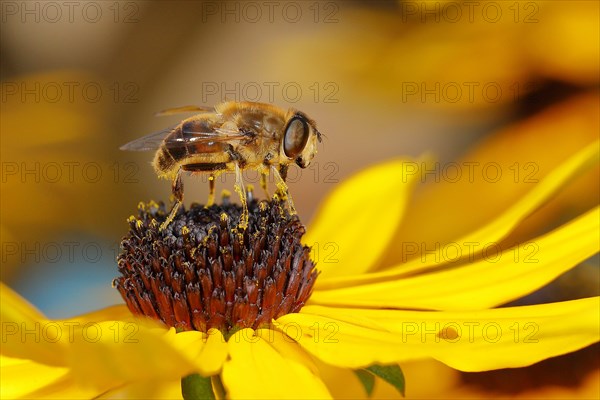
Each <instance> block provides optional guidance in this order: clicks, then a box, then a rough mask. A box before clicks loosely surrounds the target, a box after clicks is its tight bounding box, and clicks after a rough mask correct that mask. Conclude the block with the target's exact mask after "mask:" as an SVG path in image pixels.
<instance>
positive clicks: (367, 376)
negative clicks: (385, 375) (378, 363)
mask: <svg viewBox="0 0 600 400" xmlns="http://www.w3.org/2000/svg"><path fill="white" fill-rule="evenodd" d="M354 373H355V374H356V376H357V377H358V379H359V380H360V383H362V385H363V387H364V388H365V392H367V396H369V397H371V395H372V394H373V389H375V375H373V374H372V373H370V372H369V371H367V370H364V369H357V370H356V371H354Z"/></svg>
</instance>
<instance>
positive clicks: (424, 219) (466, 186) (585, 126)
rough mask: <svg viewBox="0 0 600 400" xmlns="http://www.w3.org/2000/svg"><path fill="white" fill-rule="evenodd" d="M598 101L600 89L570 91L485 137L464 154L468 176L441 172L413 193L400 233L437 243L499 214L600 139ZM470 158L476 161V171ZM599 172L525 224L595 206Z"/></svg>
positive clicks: (542, 225) (394, 254)
mask: <svg viewBox="0 0 600 400" xmlns="http://www.w3.org/2000/svg"><path fill="white" fill-rule="evenodd" d="M598 101H599V97H598V93H597V92H591V93H587V94H585V95H581V96H576V97H573V98H570V99H569V100H567V101H564V102H562V103H559V104H557V105H555V106H552V107H549V108H547V109H545V110H544V111H543V112H540V113H538V114H536V115H535V116H533V117H531V118H529V119H527V120H524V121H522V122H519V123H516V124H514V125H512V126H509V127H507V128H506V129H503V130H502V131H499V132H497V133H496V134H494V135H493V136H490V137H488V138H487V139H485V140H484V141H483V143H482V144H481V145H479V146H478V147H477V148H476V149H475V150H474V151H473V152H470V153H469V154H467V155H466V157H465V158H463V159H462V160H458V165H460V166H461V170H462V179H460V180H459V181H450V180H447V179H440V180H439V181H438V182H435V183H434V184H431V185H426V186H424V187H423V188H422V189H423V190H422V191H421V192H419V193H418V194H416V195H415V196H414V198H413V199H412V200H411V203H410V204H409V209H410V212H408V213H407V214H406V217H405V219H404V221H403V223H402V226H401V227H400V229H399V230H398V232H397V234H396V235H395V240H394V241H395V242H396V243H401V242H411V243H425V245H426V246H425V247H426V248H428V249H430V248H433V247H434V245H435V244H436V243H441V244H445V243H449V242H452V241H454V240H455V239H457V238H460V237H462V236H464V235H466V234H468V233H469V232H471V231H474V230H476V229H478V228H480V227H481V226H484V225H485V224H486V223H487V222H488V221H491V220H493V219H494V218H495V217H496V216H497V215H499V214H500V213H502V212H504V211H505V210H506V209H508V208H509V207H510V206H511V205H512V204H514V203H515V202H517V201H518V200H519V199H520V198H522V197H523V195H524V194H525V193H527V192H528V191H530V190H531V188H532V185H533V182H535V181H536V180H541V179H543V178H544V177H545V176H546V175H547V174H548V173H549V172H550V171H552V170H554V169H555V167H556V166H557V165H558V164H559V163H561V162H562V161H563V160H566V159H568V158H570V157H572V156H573V154H576V153H577V152H579V151H580V150H581V149H583V148H585V147H587V146H588V145H589V144H591V143H594V142H596V141H597V140H598V132H599V130H600V127H599V121H600V119H599V116H598V114H599V110H598ZM565 132H568V133H565ZM567 137H568V140H566V138H567ZM542 142H543V144H544V145H543V151H540V146H541V143H542ZM469 165H472V166H473V169H474V172H473V173H471V172H470V169H469V168H470V167H469ZM487 167H490V168H489V171H488V173H486V172H484V168H487ZM493 170H497V171H499V172H500V175H499V176H498V178H496V177H494V176H490V174H491V171H493ZM594 175H596V176H597V169H596V170H595V171H594V173H588V174H585V175H584V176H581V178H579V179H577V180H576V181H575V182H574V185H570V186H569V187H567V188H565V190H564V192H567V193H568V195H566V196H563V195H562V192H561V195H560V196H557V198H556V199H552V200H551V201H550V203H549V204H548V205H546V206H544V207H543V209H541V210H539V211H538V212H536V213H535V214H534V215H533V216H532V217H530V218H528V219H527V220H526V221H525V224H526V226H527V227H529V228H530V229H531V230H532V231H537V232H539V231H540V230H543V229H547V227H548V223H549V221H551V222H553V221H557V220H558V218H557V216H560V215H564V214H565V212H571V213H572V212H573V210H575V213H581V212H584V211H585V210H587V209H589V208H590V207H593V206H594V205H595V204H597V192H598V191H597V190H590V188H593V187H597V182H598V180H597V177H596V180H594V179H593V178H594ZM588 178H589V179H588ZM497 179H498V180H497ZM582 180H583V181H582ZM580 183H583V185H579V184H580ZM573 189H576V190H575V191H574V190H573ZM449 210H451V212H449ZM571 215H572V214H571ZM467 216H468V217H467ZM520 229H521V227H520ZM528 237H531V235H530V236H528ZM402 250H403V248H402V246H399V245H396V246H390V248H389V251H388V252H387V253H386V255H385V256H384V258H385V259H386V261H387V263H388V265H393V264H397V263H401V262H403V261H404V260H406V257H405V256H404V255H403V254H402Z"/></svg>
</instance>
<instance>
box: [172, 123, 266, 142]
mask: <svg viewBox="0 0 600 400" xmlns="http://www.w3.org/2000/svg"><path fill="white" fill-rule="evenodd" d="M181 132H182V135H181V137H175V136H173V137H169V138H168V139H167V141H166V142H165V144H166V145H167V146H169V147H170V146H172V145H173V144H175V143H211V142H232V141H236V140H248V139H251V138H253V137H254V136H256V135H255V134H254V133H253V132H242V131H240V130H239V129H233V128H228V127H222V126H221V127H219V128H210V127H208V126H185V125H184V126H183V128H182V131H181Z"/></svg>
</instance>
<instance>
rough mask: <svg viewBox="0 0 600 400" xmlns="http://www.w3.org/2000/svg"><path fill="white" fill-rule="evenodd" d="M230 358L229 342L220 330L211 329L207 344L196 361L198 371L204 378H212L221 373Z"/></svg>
mask: <svg viewBox="0 0 600 400" xmlns="http://www.w3.org/2000/svg"><path fill="white" fill-rule="evenodd" d="M227 356H228V349H227V341H226V340H225V338H224V337H223V334H222V333H221V331H219V330H218V329H210V330H209V331H208V336H207V338H206V343H205V345H204V347H203V348H202V350H201V351H200V354H199V355H198V356H197V357H196V359H195V361H196V364H197V365H198V368H199V369H198V371H199V372H200V373H202V375H204V376H212V375H216V374H218V373H219V372H221V369H222V368H223V364H224V363H225V360H226V359H227Z"/></svg>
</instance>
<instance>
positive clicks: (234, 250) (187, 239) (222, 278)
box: [113, 201, 317, 332]
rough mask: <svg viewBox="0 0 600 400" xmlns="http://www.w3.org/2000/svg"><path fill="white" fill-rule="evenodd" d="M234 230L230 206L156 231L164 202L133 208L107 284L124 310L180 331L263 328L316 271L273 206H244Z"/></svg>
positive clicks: (293, 220) (289, 221)
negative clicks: (245, 218) (243, 218)
mask: <svg viewBox="0 0 600 400" xmlns="http://www.w3.org/2000/svg"><path fill="white" fill-rule="evenodd" d="M249 210H250V216H249V224H248V228H247V229H245V230H240V229H238V227H237V224H238V220H239V216H240V214H241V207H240V206H238V205H233V204H223V205H213V206H211V207H208V208H205V207H204V206H201V205H192V207H191V208H190V209H189V210H187V211H185V210H182V211H180V212H179V213H178V214H177V216H176V217H175V219H174V220H173V222H171V224H170V225H169V226H168V228H167V229H165V230H164V231H160V230H159V226H160V224H161V222H162V221H164V220H165V218H166V215H167V214H168V212H167V210H166V209H165V206H164V204H162V203H160V204H157V203H154V202H151V203H149V204H143V203H140V206H139V216H138V218H135V217H130V219H129V225H130V230H129V233H128V234H127V236H125V238H124V239H123V241H122V242H121V249H122V250H121V253H120V254H119V256H118V259H117V260H118V265H119V272H120V273H121V275H122V276H120V277H118V278H116V279H115V280H114V281H113V285H114V286H115V287H116V288H117V289H118V290H119V292H120V293H121V296H122V297H123V299H124V300H125V302H126V303H127V306H128V307H129V309H130V310H131V312H132V313H134V314H138V315H146V316H149V317H151V318H155V319H158V320H161V321H163V322H164V323H165V324H166V325H168V326H173V327H175V328H177V329H180V330H198V331H203V332H206V331H207V330H208V329H210V328H217V329H219V330H221V331H222V332H230V331H232V330H237V329H241V328H254V329H256V328H258V327H261V326H268V325H270V323H271V320H272V319H275V318H278V317H280V316H282V315H284V314H288V313H294V312H298V311H299V310H300V309H301V308H302V307H303V306H304V304H305V303H306V301H307V300H308V298H309V297H310V294H311V291H312V288H313V285H314V283H315V280H316V278H317V271H316V269H315V268H314V264H313V262H312V261H311V260H310V257H309V256H310V249H309V248H308V247H306V246H303V245H302V244H301V243H300V239H301V238H302V235H303V234H304V232H305V230H304V226H303V225H302V224H301V223H300V220H299V219H298V217H297V216H296V215H293V216H292V215H290V214H289V213H288V211H287V210H286V208H285V206H284V204H283V203H282V202H278V201H268V202H267V201H262V202H260V203H259V202H257V201H251V202H250V203H249Z"/></svg>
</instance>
